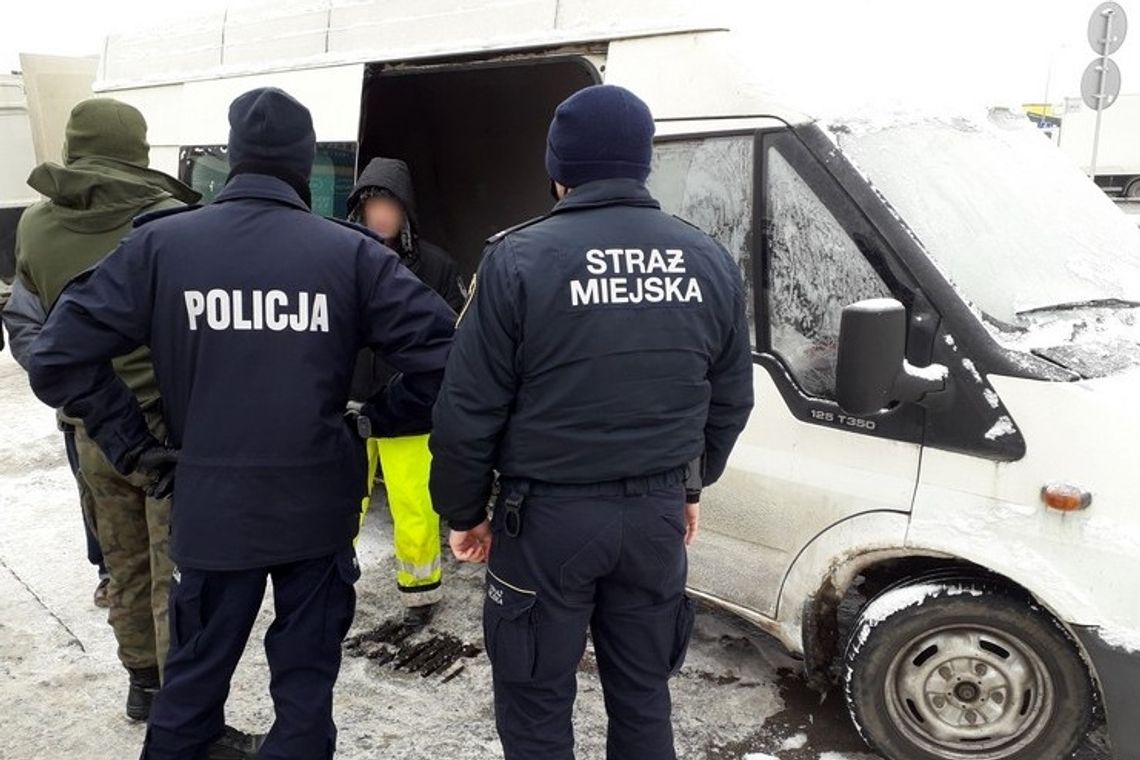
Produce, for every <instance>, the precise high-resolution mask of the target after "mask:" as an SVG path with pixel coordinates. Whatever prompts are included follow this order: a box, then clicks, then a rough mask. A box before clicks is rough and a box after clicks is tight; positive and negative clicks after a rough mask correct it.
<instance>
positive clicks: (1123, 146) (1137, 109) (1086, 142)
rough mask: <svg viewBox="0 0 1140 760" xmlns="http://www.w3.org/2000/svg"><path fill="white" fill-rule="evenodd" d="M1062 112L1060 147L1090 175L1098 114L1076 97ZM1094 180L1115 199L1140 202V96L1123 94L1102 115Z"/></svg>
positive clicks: (1059, 134) (1059, 133)
mask: <svg viewBox="0 0 1140 760" xmlns="http://www.w3.org/2000/svg"><path fill="white" fill-rule="evenodd" d="M1062 110H1063V111H1064V113H1062V114H1060V129H1059V130H1058V131H1057V138H1058V144H1059V145H1060V146H1061V150H1063V151H1064V152H1065V153H1067V154H1068V155H1069V156H1071V157H1072V159H1073V160H1074V161H1076V162H1077V166H1080V167H1081V168H1082V169H1084V170H1085V173H1086V174H1087V173H1089V170H1090V169H1091V168H1092V167H1091V163H1092V152H1093V134H1094V133H1095V131H1096V111H1094V110H1092V109H1091V108H1089V107H1088V106H1086V105H1084V104H1082V103H1081V102H1080V101H1079V100H1077V99H1075V98H1069V99H1067V100H1066V105H1065V107H1064V108H1063V109H1062ZM1093 179H1094V180H1095V181H1096V183H1097V185H1099V186H1100V188H1101V189H1102V190H1104V191H1105V192H1106V193H1108V194H1109V195H1111V196H1113V197H1122V198H1137V199H1140V93H1133V94H1130V95H1121V96H1120V97H1119V98H1117V100H1116V102H1115V103H1113V105H1112V107H1111V108H1109V109H1107V110H1105V111H1104V112H1102V113H1101V127H1100V143H1099V145H1098V147H1097V158H1096V176H1095V177H1094V178H1093Z"/></svg>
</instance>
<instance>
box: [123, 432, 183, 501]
mask: <svg viewBox="0 0 1140 760" xmlns="http://www.w3.org/2000/svg"><path fill="white" fill-rule="evenodd" d="M131 457H132V458H133V459H134V469H132V470H131V473H132V474H133V473H136V472H137V473H139V474H141V475H142V476H143V477H145V478H146V481H147V482H146V484H145V485H144V486H143V491H145V492H146V495H147V496H149V497H151V498H152V499H169V498H170V496H171V494H173V493H174V472H175V470H176V469H177V466H178V449H172V448H170V447H169V446H167V445H165V444H162V443H159V442H158V440H157V439H155V438H150V439H148V440H147V441H146V442H145V443H143V444H142V445H141V446H139V447H138V448H137V449H135V450H134V451H133V452H131Z"/></svg>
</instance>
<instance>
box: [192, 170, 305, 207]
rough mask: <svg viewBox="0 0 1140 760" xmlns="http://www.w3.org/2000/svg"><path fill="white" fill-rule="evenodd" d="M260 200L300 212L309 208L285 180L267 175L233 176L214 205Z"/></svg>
mask: <svg viewBox="0 0 1140 760" xmlns="http://www.w3.org/2000/svg"><path fill="white" fill-rule="evenodd" d="M251 199H252V200H262V201H273V202H275V203H281V204H283V205H285V206H292V207H293V208H297V209H300V210H301V211H306V212H308V211H309V207H308V206H306V205H305V202H304V201H302V200H301V196H299V195H297V191H296V190H294V189H293V188H291V187H289V183H288V182H286V181H285V180H281V179H277V178H276V177H270V176H269V175H268V174H238V175H235V176H234V177H233V178H232V179H231V180H230V181H229V182H227V183H226V187H225V189H224V190H222V192H220V193H218V197H217V198H215V199H214V203H225V202H226V201H236V200H251Z"/></svg>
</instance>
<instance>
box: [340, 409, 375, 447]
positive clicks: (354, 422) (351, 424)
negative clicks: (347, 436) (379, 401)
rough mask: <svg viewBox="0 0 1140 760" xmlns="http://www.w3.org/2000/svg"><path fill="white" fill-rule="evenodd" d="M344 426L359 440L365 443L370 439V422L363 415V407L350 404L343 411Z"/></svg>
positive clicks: (366, 416)
mask: <svg viewBox="0 0 1140 760" xmlns="http://www.w3.org/2000/svg"><path fill="white" fill-rule="evenodd" d="M344 424H346V425H348V429H349V430H351V431H352V433H353V435H355V436H356V437H357V438H360V439H361V440H364V441H367V440H368V439H369V438H371V437H372V421H371V420H370V419H368V415H366V414H365V413H364V411H363V407H361V406H360V405H358V404H350V405H349V407H348V409H346V410H345V411H344Z"/></svg>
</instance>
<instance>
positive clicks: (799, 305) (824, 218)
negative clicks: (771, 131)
mask: <svg viewBox="0 0 1140 760" xmlns="http://www.w3.org/2000/svg"><path fill="white" fill-rule="evenodd" d="M765 158H766V179H765V182H766V187H765V193H766V195H767V205H768V208H767V213H768V228H767V234H768V241H767V242H768V245H767V248H768V256H769V261H768V299H767V303H768V324H769V326H770V330H771V336H770V338H771V346H772V350H773V352H774V353H776V354H777V355H778V356H780V357H781V358H782V359H783V360H784V362H785V363H786V364H787V366H788V369H789V370H790V372H791V374H792V377H793V378H794V379H795V380H796V382H797V383H798V384H799V385H800V387H801V388H802V389H803V390H804V391H805V392H806V393H807V394H808V395H811V396H816V397H819V398H824V399H834V398H835V365H836V360H837V358H838V351H839V320H840V317H841V315H842V312H843V308H844V307H845V306H847V305H848V304H852V303H855V302H856V301H861V300H863V299H866V298H889V297H890V296H891V293H890V290H889V288H888V287H887V285H886V284H885V283H884V282H883V280H882V279H880V278H879V275H878V274H877V273H876V272H875V270H874V269H873V268H872V267H871V264H870V263H869V262H868V261H867V259H866V258H865V257H864V256H863V254H862V253H861V252H860V250H859V248H858V246H857V245H856V244H855V241H854V240H853V239H852V238H851V236H850V235H848V234H847V232H846V231H845V230H844V228H843V225H842V224H840V222H839V221H838V220H837V219H836V218H835V216H834V215H833V214H832V213H831V211H830V210H828V207H827V206H826V205H825V204H824V202H823V201H822V200H821V199H820V198H819V196H818V195H816V193H815V192H814V191H813V190H812V189H811V188H810V187H809V186H808V183H807V182H806V181H805V180H804V178H803V177H801V176H800V174H799V173H798V172H797V171H796V169H795V168H794V167H793V166H792V165H791V164H790V163H789V162H788V160H787V159H785V158H784V157H783V156H782V155H781V154H780V152H779V151H778V150H776V148H774V147H772V148H769V149H768V152H767V155H766V156H765Z"/></svg>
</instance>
